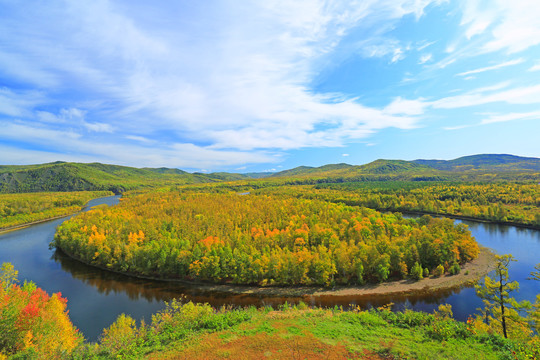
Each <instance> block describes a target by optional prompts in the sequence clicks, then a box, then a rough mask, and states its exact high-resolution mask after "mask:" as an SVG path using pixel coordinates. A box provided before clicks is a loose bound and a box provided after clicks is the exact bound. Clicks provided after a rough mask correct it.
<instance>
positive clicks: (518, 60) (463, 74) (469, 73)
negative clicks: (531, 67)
mask: <svg viewBox="0 0 540 360" xmlns="http://www.w3.org/2000/svg"><path fill="white" fill-rule="evenodd" d="M524 61H525V60H524V59H515V60H510V61H506V62H503V63H500V64H497V65H492V66H486V67H483V68H479V69H474V70H469V71H465V72H461V73H459V74H457V75H458V76H467V75H471V74H478V73H481V72H485V71H491V70H497V69H500V68H504V67H507V66H513V65H518V64H521V63H523V62H524Z"/></svg>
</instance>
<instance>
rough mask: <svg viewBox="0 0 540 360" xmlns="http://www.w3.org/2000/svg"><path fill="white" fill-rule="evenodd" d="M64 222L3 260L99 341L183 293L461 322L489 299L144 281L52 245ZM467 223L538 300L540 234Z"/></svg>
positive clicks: (468, 293) (5, 250)
mask: <svg viewBox="0 0 540 360" xmlns="http://www.w3.org/2000/svg"><path fill="white" fill-rule="evenodd" d="M101 203H106V204H108V205H114V204H116V203H118V197H117V196H115V197H109V198H103V199H96V200H93V201H92V202H90V203H89V204H88V205H89V207H91V206H95V205H99V204H101ZM62 221H63V220H56V221H52V222H48V223H44V224H39V225H35V226H32V227H29V228H26V229H22V230H18V231H14V232H10V233H5V234H0V263H1V262H4V261H9V262H12V263H13V264H14V265H15V267H16V268H17V269H18V270H19V278H20V280H21V281H22V280H25V279H27V280H32V281H34V282H36V284H37V285H38V286H40V287H42V288H43V289H44V290H46V291H47V292H49V293H52V292H58V291H61V292H62V294H63V295H64V296H65V297H66V298H67V299H68V309H69V311H70V317H71V319H72V321H73V323H74V324H75V326H77V327H78V328H79V329H80V330H81V331H82V332H83V333H84V334H85V336H86V337H87V339H89V340H91V341H94V340H96V339H97V338H98V337H99V335H100V333H101V331H102V329H103V328H104V327H107V326H109V325H110V324H111V323H112V322H113V321H114V320H115V319H116V317H117V316H118V315H120V314H121V313H125V314H129V315H131V316H132V317H134V318H136V319H142V318H144V319H145V320H146V321H149V320H150V319H151V315H152V314H153V313H155V312H157V311H159V310H160V309H163V307H164V302H165V301H169V300H171V299H173V298H179V297H184V298H185V299H186V300H191V301H195V302H203V303H209V304H211V305H213V306H215V307H220V306H222V305H227V306H249V305H255V306H264V305H272V306H278V305H281V304H283V303H284V302H285V301H287V302H288V303H290V304H294V303H298V302H299V301H304V302H305V303H307V304H308V305H312V306H322V307H334V306H342V307H343V308H344V309H347V308H349V306H350V305H353V306H360V307H362V308H371V307H379V306H383V305H386V304H388V303H394V306H393V309H395V310H404V309H414V310H421V311H433V310H435V309H437V307H438V306H439V304H444V303H449V304H451V305H452V310H453V312H454V316H455V317H456V318H457V319H459V320H465V319H466V318H467V316H468V315H469V314H471V313H474V312H475V311H476V309H477V308H479V307H480V306H481V305H482V303H481V300H480V299H479V298H478V297H477V296H476V294H475V291H474V288H472V287H462V288H459V287H458V288H454V289H446V290H439V291H437V292H435V293H433V292H431V293H415V294H411V295H391V296H389V295H377V296H343V297H332V296H328V295H325V296H313V295H305V296H270V295H260V294H257V295H247V294H240V295H239V294H231V293H229V292H216V291H208V290H203V289H200V288H197V287H194V286H189V285H185V284H180V283H175V282H167V281H154V280H146V279H139V278H134V277H130V276H125V275H121V274H116V273H111V272H108V271H104V270H101V269H96V268H93V267H90V266H88V265H85V264H82V263H80V262H78V261H76V260H73V259H71V258H69V257H68V256H66V255H65V254H63V253H62V252H61V251H55V250H51V249H49V248H48V244H49V243H50V241H51V240H52V239H53V236H54V232H55V229H56V226H58V225H59V224H60V223H61V222H62ZM463 223H465V224H467V225H468V226H469V229H470V230H471V232H472V234H473V235H474V236H475V237H476V239H477V240H478V242H479V243H480V244H482V245H484V246H487V247H490V248H492V249H494V250H495V251H496V252H497V253H500V254H506V253H512V254H513V255H514V256H515V258H516V259H518V262H517V263H513V264H512V267H511V268H510V277H511V279H512V280H517V281H519V282H520V292H519V294H518V296H516V297H517V298H518V300H521V299H528V300H534V297H535V295H536V293H538V292H540V289H539V287H540V286H539V285H538V283H537V282H536V283H535V282H533V281H530V280H526V278H527V277H528V276H529V273H530V271H532V270H533V267H534V265H535V264H536V263H537V262H539V261H540V260H539V259H538V254H540V232H539V231H535V230H530V229H518V228H515V227H512V226H504V225H497V224H487V223H476V222H470V221H463Z"/></svg>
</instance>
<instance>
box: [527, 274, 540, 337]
mask: <svg viewBox="0 0 540 360" xmlns="http://www.w3.org/2000/svg"><path fill="white" fill-rule="evenodd" d="M534 268H535V269H536V270H537V271H533V272H531V275H532V277H530V278H529V279H530V280H538V281H540V264H536V266H535V267H534ZM529 318H530V322H531V324H532V326H533V327H534V328H535V330H536V332H539V333H540V294H538V295H536V301H535V303H534V304H533V305H532V307H531V310H530V312H529Z"/></svg>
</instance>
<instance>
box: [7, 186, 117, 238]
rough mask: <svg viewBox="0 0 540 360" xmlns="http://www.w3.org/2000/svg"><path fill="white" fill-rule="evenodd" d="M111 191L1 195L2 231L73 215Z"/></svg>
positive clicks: (108, 194)
mask: <svg viewBox="0 0 540 360" xmlns="http://www.w3.org/2000/svg"><path fill="white" fill-rule="evenodd" d="M110 195H112V193H111V192H110V191H77V192H42V193H21V194H0V229H2V228H8V227H10V226H16V225H21V224H27V223H31V222H34V221H39V220H45V219H50V218H54V217H58V216H65V215H70V214H73V213H75V212H77V211H79V210H81V209H82V208H83V206H84V205H85V204H86V203H87V202H88V201H89V200H92V199H95V198H98V197H103V196H110Z"/></svg>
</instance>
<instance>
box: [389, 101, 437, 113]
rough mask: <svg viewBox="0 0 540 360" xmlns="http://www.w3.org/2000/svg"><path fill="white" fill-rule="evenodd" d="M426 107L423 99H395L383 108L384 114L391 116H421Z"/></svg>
mask: <svg viewBox="0 0 540 360" xmlns="http://www.w3.org/2000/svg"><path fill="white" fill-rule="evenodd" d="M426 105H427V104H426V102H425V101H424V100H423V99H419V100H406V99H402V98H401V97H397V98H396V99H394V101H392V103H390V104H389V105H388V106H386V107H385V108H384V112H385V113H387V114H392V115H397V114H404V115H421V114H423V113H424V109H425V107H426Z"/></svg>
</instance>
